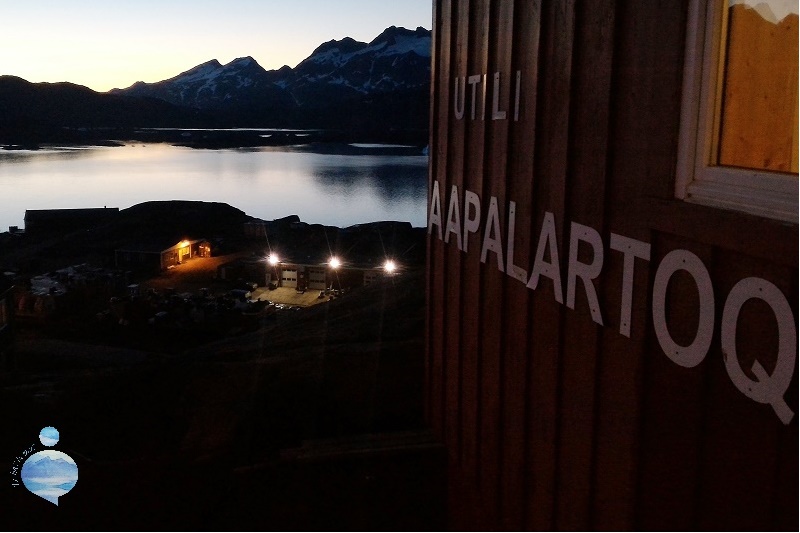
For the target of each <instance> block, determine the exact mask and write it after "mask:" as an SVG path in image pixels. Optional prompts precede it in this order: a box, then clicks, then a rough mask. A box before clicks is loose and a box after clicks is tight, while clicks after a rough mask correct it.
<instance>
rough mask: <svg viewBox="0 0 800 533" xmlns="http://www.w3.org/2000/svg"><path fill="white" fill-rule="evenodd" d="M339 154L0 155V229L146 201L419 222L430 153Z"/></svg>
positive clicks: (282, 150)
mask: <svg viewBox="0 0 800 533" xmlns="http://www.w3.org/2000/svg"><path fill="white" fill-rule="evenodd" d="M341 148H342V149H341V150H339V152H340V153H337V150H335V149H334V150H331V149H330V148H326V149H325V153H317V152H313V151H310V150H309V148H308V147H279V148H272V147H270V148H253V149H237V150H206V149H193V148H185V147H177V146H172V145H168V144H142V143H134V144H126V145H125V146H121V147H90V148H69V149H63V148H62V149H43V150H37V151H6V150H0V191H1V194H0V231H7V229H8V226H10V225H15V226H20V227H22V226H23V219H24V216H25V210H26V209H63V208H84V207H103V206H107V207H119V208H120V209H124V208H126V207H130V206H132V205H135V204H138V203H141V202H146V201H151V200H201V201H208V202H224V203H227V204H230V205H232V206H234V207H236V208H238V209H241V210H242V211H244V212H245V213H247V214H248V215H251V216H254V217H258V218H262V219H265V220H272V219H275V218H280V217H284V216H287V215H292V214H296V215H299V216H300V219H301V220H302V221H304V222H309V223H318V224H326V225H333V226H339V227H346V226H351V225H353V224H360V223H364V222H373V221H378V220H398V221H405V222H410V223H411V224H412V225H413V226H415V227H419V226H425V223H426V222H425V220H426V198H427V175H428V171H427V168H428V157H427V156H426V155H387V154H390V153H391V149H389V150H387V149H386V148H381V147H377V146H375V147H373V146H362V147H360V148H359V150H358V152H357V153H353V150H352V149H351V148H352V147H348V146H342V147H341ZM372 152H374V153H372ZM398 153H404V154H407V153H408V150H407V149H406V150H405V151H402V150H398Z"/></svg>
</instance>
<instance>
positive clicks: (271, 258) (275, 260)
mask: <svg viewBox="0 0 800 533" xmlns="http://www.w3.org/2000/svg"><path fill="white" fill-rule="evenodd" d="M267 261H269V264H270V265H277V264H278V263H280V259H279V258H278V256H277V255H275V254H269V259H267Z"/></svg>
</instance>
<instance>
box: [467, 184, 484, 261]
mask: <svg viewBox="0 0 800 533" xmlns="http://www.w3.org/2000/svg"><path fill="white" fill-rule="evenodd" d="M470 207H471V208H472V209H470ZM470 211H472V212H473V213H474V216H472V217H471V216H470ZM480 225H481V199H480V197H479V196H478V195H477V194H475V193H474V192H472V191H469V190H464V251H465V252H466V251H467V248H468V247H469V234H470V233H478V228H479V227H480Z"/></svg>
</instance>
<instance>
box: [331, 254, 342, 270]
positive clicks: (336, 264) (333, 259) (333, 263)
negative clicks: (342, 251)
mask: <svg viewBox="0 0 800 533" xmlns="http://www.w3.org/2000/svg"><path fill="white" fill-rule="evenodd" d="M328 265H330V267H331V268H334V269H336V268H339V267H340V266H342V262H341V261H339V259H338V258H337V257H331V260H330V261H328Z"/></svg>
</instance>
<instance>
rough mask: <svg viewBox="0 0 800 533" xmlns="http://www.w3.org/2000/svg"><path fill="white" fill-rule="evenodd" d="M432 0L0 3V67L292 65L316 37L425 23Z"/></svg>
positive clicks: (110, 78) (154, 71) (42, 73)
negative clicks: (247, 61) (248, 59)
mask: <svg viewBox="0 0 800 533" xmlns="http://www.w3.org/2000/svg"><path fill="white" fill-rule="evenodd" d="M431 5H432V3H431V0H402V1H393V2H387V1H386V0H336V1H330V0H291V1H288V0H287V1H275V0H227V1H225V2H220V1H211V0H137V1H135V2H107V1H98V0H69V1H67V2H65V1H64V0H35V1H31V2H4V5H3V9H2V28H1V31H0V75H2V74H10V75H14V76H19V77H21V78H24V79H26V80H28V81H31V82H43V81H46V82H59V81H69V82H73V83H78V84H81V85H86V86H88V87H91V88H92V89H94V90H97V91H107V90H109V89H112V88H115V87H116V88H123V87H127V86H129V85H131V84H133V83H134V82H136V81H146V82H155V81H160V80H163V79H167V78H171V77H172V76H175V75H176V74H179V73H180V72H183V71H185V70H188V69H189V68H191V67H193V66H195V65H198V64H200V63H204V62H205V61H208V60H210V59H217V60H219V61H220V62H221V63H227V62H229V61H231V60H232V59H235V58H237V57H242V56H248V55H249V56H252V57H254V58H255V59H256V61H258V62H259V64H261V66H263V67H264V68H266V69H267V70H270V69H277V68H280V67H281V66H283V65H289V66H291V67H294V66H296V65H297V64H298V63H299V62H300V61H302V60H303V59H305V58H306V57H308V56H309V55H310V54H311V52H312V51H313V50H314V49H315V48H316V47H317V46H319V45H320V44H322V43H323V42H325V41H329V40H331V39H341V38H343V37H353V38H354V39H356V40H359V41H365V42H369V41H371V40H372V39H374V38H375V37H376V36H377V35H378V34H379V33H380V32H381V31H383V30H384V29H385V28H387V27H388V26H404V27H406V28H410V29H414V28H416V27H417V26H423V27H425V28H427V29H431Z"/></svg>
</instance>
